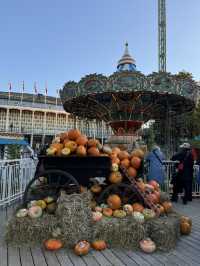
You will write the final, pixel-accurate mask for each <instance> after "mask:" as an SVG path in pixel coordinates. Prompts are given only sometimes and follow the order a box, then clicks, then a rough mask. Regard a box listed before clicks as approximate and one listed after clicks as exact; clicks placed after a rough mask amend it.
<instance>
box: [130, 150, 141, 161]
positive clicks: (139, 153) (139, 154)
mask: <svg viewBox="0 0 200 266" xmlns="http://www.w3.org/2000/svg"><path fill="white" fill-rule="evenodd" d="M133 156H135V157H139V158H140V159H143V158H144V152H143V150H141V149H135V150H133V151H132V152H131V157H133Z"/></svg>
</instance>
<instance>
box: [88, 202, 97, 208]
mask: <svg viewBox="0 0 200 266" xmlns="http://www.w3.org/2000/svg"><path fill="white" fill-rule="evenodd" d="M89 205H90V208H91V209H94V208H95V207H96V206H97V203H96V201H95V200H92V201H91V202H90V204H89Z"/></svg>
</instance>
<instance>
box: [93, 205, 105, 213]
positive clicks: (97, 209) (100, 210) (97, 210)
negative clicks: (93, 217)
mask: <svg viewBox="0 0 200 266" xmlns="http://www.w3.org/2000/svg"><path fill="white" fill-rule="evenodd" d="M94 210H95V211H96V212H102V211H103V209H102V208H101V207H100V206H96V207H95V208H94Z"/></svg>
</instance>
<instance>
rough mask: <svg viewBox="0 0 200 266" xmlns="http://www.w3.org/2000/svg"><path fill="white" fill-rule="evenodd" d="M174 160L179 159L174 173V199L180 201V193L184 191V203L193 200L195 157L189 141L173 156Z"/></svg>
mask: <svg viewBox="0 0 200 266" xmlns="http://www.w3.org/2000/svg"><path fill="white" fill-rule="evenodd" d="M172 161H179V163H178V164H177V167H176V173H175V175H174V180H172V183H173V194H172V201H176V202H177V201H178V193H180V192H182V191H184V196H183V204H187V202H188V201H192V180H193V166H194V159H193V155H192V150H191V148H190V144H189V143H183V144H182V145H181V146H180V151H179V152H178V153H176V154H175V155H174V156H173V157H172Z"/></svg>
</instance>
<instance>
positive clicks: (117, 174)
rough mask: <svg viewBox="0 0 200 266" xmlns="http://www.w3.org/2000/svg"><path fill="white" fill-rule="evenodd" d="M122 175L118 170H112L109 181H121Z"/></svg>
mask: <svg viewBox="0 0 200 266" xmlns="http://www.w3.org/2000/svg"><path fill="white" fill-rule="evenodd" d="M122 179H123V177H122V175H121V173H120V172H112V173H111V174H110V176H109V181H110V183H112V184H118V183H121V182H122Z"/></svg>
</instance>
